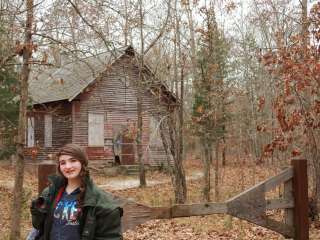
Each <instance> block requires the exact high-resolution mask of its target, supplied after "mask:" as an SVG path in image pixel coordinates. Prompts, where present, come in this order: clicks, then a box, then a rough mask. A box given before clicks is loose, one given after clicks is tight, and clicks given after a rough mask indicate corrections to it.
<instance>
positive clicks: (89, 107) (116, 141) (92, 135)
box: [25, 47, 176, 166]
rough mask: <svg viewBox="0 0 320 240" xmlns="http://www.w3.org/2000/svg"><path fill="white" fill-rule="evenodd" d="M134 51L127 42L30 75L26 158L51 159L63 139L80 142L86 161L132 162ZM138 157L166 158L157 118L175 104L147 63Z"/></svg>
mask: <svg viewBox="0 0 320 240" xmlns="http://www.w3.org/2000/svg"><path fill="white" fill-rule="evenodd" d="M138 66H139V65H138V63H137V59H136V53H135V51H134V49H133V48H132V47H127V48H125V49H123V50H120V49H119V50H115V51H113V52H108V53H102V54H99V55H97V56H92V57H87V58H84V59H77V60H71V61H65V62H63V63H62V66H61V67H59V68H53V67H47V68H46V69H41V70H39V73H38V74H37V73H36V72H35V71H34V72H33V73H32V75H31V79H30V84H29V92H30V96H31V98H32V102H33V109H32V110H31V111H29V113H28V128H27V129H28V130H27V134H26V136H27V139H26V140H27V147H26V151H25V153H26V157H27V158H28V159H33V160H34V161H36V160H37V161H43V160H48V159H53V158H54V155H55V153H56V152H57V150H58V149H59V148H60V147H61V146H63V145H64V144H66V143H71V142H72V143H76V144H79V145H81V146H83V147H84V148H85V149H86V151H87V154H88V157H89V160H90V161H101V163H117V164H122V165H134V164H137V151H136V149H137V147H136V133H137V81H138V80H139V67H138ZM141 91H142V93H143V94H142V111H143V133H142V145H143V161H144V163H145V164H147V165H151V166H159V165H166V164H167V163H168V160H167V156H166V153H165V150H164V147H163V143H162V140H161V137H160V133H159V121H160V120H161V119H162V118H165V117H166V116H167V115H168V113H169V112H170V111H172V110H173V109H174V108H175V106H176V98H175V97H174V95H173V94H172V93H171V92H169V91H168V88H167V87H166V85H165V84H163V83H161V82H159V81H158V80H157V79H156V77H155V76H154V75H153V74H152V72H151V70H150V68H149V67H148V66H146V65H145V66H144V68H143V81H142V89H141Z"/></svg>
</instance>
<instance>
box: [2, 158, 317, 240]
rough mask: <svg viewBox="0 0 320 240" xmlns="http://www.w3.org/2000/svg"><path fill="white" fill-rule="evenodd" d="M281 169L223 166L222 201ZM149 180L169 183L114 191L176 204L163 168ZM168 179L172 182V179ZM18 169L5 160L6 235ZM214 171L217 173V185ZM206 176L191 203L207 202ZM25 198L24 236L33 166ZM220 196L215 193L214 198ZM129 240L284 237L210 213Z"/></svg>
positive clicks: (191, 192)
mask: <svg viewBox="0 0 320 240" xmlns="http://www.w3.org/2000/svg"><path fill="white" fill-rule="evenodd" d="M199 170H201V166H200V164H199V163H197V162H196V161H189V162H188V164H186V173H187V175H189V176H190V175H191V174H192V172H194V171H199ZM278 172H279V169H277V168H273V167H268V166H263V167H254V166H251V167H250V166H241V167H240V166H236V165H234V166H227V167H224V168H220V173H219V201H225V200H226V199H228V198H230V197H231V196H234V195H235V194H237V193H239V192H241V191H243V190H244V189H246V188H248V187H250V186H253V185H254V184H255V183H258V182H259V181H262V180H264V179H266V178H268V177H270V176H273V175H275V174H276V173H278ZM92 176H93V178H94V180H95V182H97V183H98V184H99V185H105V184H106V183H107V182H108V181H110V180H111V179H112V180H119V181H122V180H123V179H126V180H128V179H134V178H135V177H128V176H118V177H112V178H111V177H105V176H102V175H97V174H94V173H93V174H92ZM147 179H152V180H159V181H162V182H165V183H162V184H159V185H156V186H150V187H147V188H144V189H140V188H130V189H125V190H118V191H112V190H110V189H105V190H109V191H112V192H113V193H114V194H116V195H119V196H122V197H126V198H130V199H132V200H134V201H137V202H140V203H143V204H147V205H150V206H170V205H171V204H172V203H173V200H174V195H173V191H172V187H171V184H170V177H169V176H168V175H167V174H165V173H163V172H152V173H151V172H150V173H148V174H147ZM166 181H167V182H166ZM12 182H13V169H12V166H11V165H8V164H3V163H1V164H0V191H1V194H0V204H1V208H0V236H1V237H0V239H8V232H9V225H10V214H9V213H10V202H11V200H12ZM213 183H214V174H212V185H213ZM201 185H202V180H201V178H199V179H193V180H190V181H188V203H196V202H201V199H202V197H201ZM24 189H25V198H24V205H23V206H24V209H23V238H22V239H25V236H26V234H27V232H28V231H29V229H30V227H31V223H30V214H29V208H28V206H29V204H30V200H31V198H32V197H35V196H36V194H37V179H36V170H35V169H33V167H32V166H31V165H28V166H27V168H26V174H25V184H24ZM279 194H281V189H276V190H275V191H273V192H270V193H269V194H268V197H270V198H271V197H279ZM214 199H215V196H214V191H212V200H214ZM268 215H269V216H270V217H273V218H276V219H281V218H282V215H283V214H282V213H281V211H270V212H268ZM124 239H126V240H143V239H146V240H171V239H174V240H179V239H180V240H183V239H187V240H198V239H199V240H200V239H201V240H202V239H230V240H232V239H237V240H238V239H248V240H249V239H259V240H262V239H266V240H267V239H268V240H271V239H284V238H283V237H282V236H280V235H279V234H277V233H274V232H272V231H270V230H267V229H265V228H262V227H259V226H256V225H254V224H249V223H247V222H246V221H242V220H239V219H237V218H233V217H230V216H227V215H211V216H205V217H190V218H180V219H173V220H154V221H150V222H147V223H145V224H143V225H141V226H138V227H136V228H135V229H133V230H129V231H127V232H125V233H124ZM310 239H312V240H316V239H320V224H319V222H318V223H312V225H311V228H310Z"/></svg>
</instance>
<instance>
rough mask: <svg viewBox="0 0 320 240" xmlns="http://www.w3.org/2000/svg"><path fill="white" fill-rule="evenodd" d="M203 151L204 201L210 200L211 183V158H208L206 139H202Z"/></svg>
mask: <svg viewBox="0 0 320 240" xmlns="http://www.w3.org/2000/svg"><path fill="white" fill-rule="evenodd" d="M202 146H203V152H204V156H203V157H202V159H203V172H204V185H203V189H202V192H203V200H204V201H206V202H210V200H211V199H210V191H211V184H210V175H211V173H210V166H211V163H210V161H211V159H210V151H211V149H210V147H209V144H208V142H207V141H206V140H203V141H202Z"/></svg>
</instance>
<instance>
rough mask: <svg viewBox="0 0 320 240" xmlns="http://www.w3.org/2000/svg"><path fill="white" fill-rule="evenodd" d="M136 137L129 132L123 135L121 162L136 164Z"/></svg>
mask: <svg viewBox="0 0 320 240" xmlns="http://www.w3.org/2000/svg"><path fill="white" fill-rule="evenodd" d="M134 159H135V152H134V139H132V138H131V137H130V136H128V135H127V134H123V135H122V144H121V164H122V165H134V163H135V161H134Z"/></svg>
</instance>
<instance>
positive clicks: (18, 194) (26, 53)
mask: <svg viewBox="0 0 320 240" xmlns="http://www.w3.org/2000/svg"><path fill="white" fill-rule="evenodd" d="M26 8H27V17H26V25H25V26H26V28H25V39H24V49H23V65H22V68H21V74H20V109H19V126H18V138H17V156H16V164H15V178H14V191H13V201H12V207H11V229H10V240H16V239H20V235H21V214H22V199H23V176H24V155H23V149H24V146H25V133H26V122H27V103H28V79H29V73H30V67H29V64H30V63H29V62H30V59H31V56H32V24H33V0H27V1H26Z"/></svg>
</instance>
